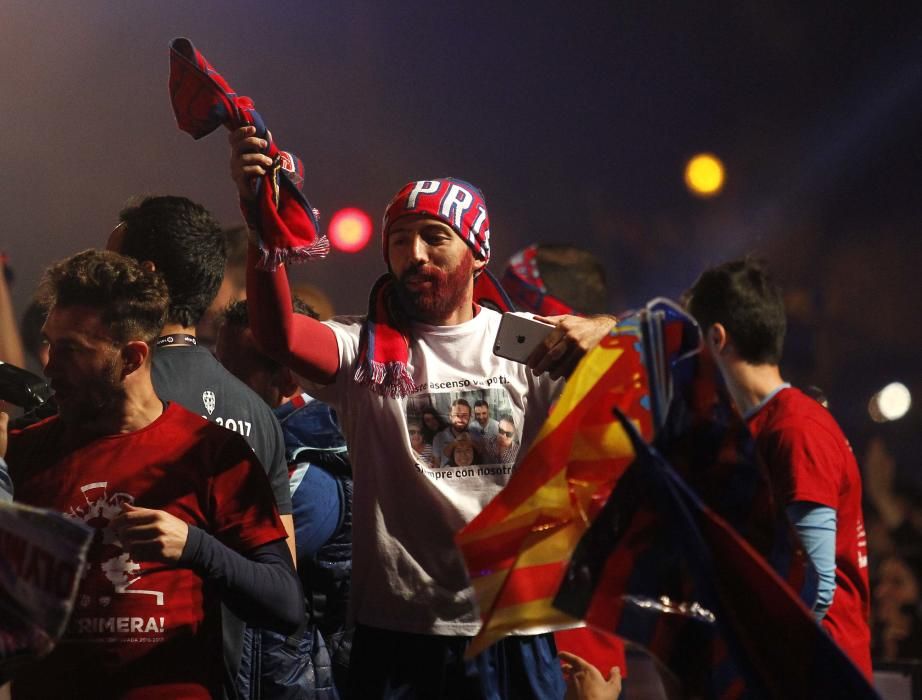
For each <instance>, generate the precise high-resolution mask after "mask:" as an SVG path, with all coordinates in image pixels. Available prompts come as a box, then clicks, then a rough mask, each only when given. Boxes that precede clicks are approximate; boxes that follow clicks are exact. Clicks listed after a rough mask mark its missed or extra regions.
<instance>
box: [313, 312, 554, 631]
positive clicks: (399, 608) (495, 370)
mask: <svg viewBox="0 0 922 700" xmlns="http://www.w3.org/2000/svg"><path fill="white" fill-rule="evenodd" d="M500 318H501V316H500V314H498V313H496V312H494V311H491V310H489V309H484V308H481V309H480V312H479V313H478V314H477V316H475V317H474V318H473V319H472V320H470V321H468V322H466V323H462V324H460V325H456V326H429V325H426V324H414V326H413V332H412V342H411V344H410V357H409V362H408V370H409V372H410V375H411V376H412V378H413V382H414V384H415V386H416V389H415V391H414V392H413V393H412V394H411V395H410V396H408V397H404V398H397V399H395V398H386V397H383V396H380V395H378V394H376V393H374V392H373V391H372V390H371V389H369V388H368V387H367V386H364V385H360V384H357V383H356V382H355V380H354V379H353V375H354V373H355V362H356V358H357V355H358V344H359V334H360V332H361V328H362V322H363V321H364V318H363V317H339V318H336V319H333V320H332V321H328V322H327V325H328V326H329V327H330V328H332V329H333V331H334V333H335V335H336V339H337V343H338V345H339V356H340V370H339V372H338V373H337V376H336V380H335V381H334V383H333V384H330V385H328V386H325V387H322V386H317V385H310V391H311V393H312V394H313V395H314V396H316V397H318V398H319V399H321V400H323V401H327V402H329V403H330V404H332V405H333V407H334V408H335V409H336V411H337V414H338V416H339V419H340V421H341V423H342V427H343V432H344V434H345V436H346V441H347V443H348V445H349V455H350V458H351V460H352V468H353V473H354V476H355V492H354V500H353V513H354V528H353V551H352V603H353V612H354V615H355V619H356V620H357V621H358V622H360V623H362V624H366V625H372V626H375V627H382V628H385V629H391V630H398V631H405V632H415V633H422V634H444V635H473V634H476V632H477V630H478V629H479V628H480V620H479V617H478V615H477V610H476V606H475V601H474V594H473V589H472V588H471V587H470V585H469V582H468V578H467V573H466V570H465V567H464V562H463V559H462V557H461V554H460V552H459V551H458V549H457V548H456V546H455V543H454V534H455V533H456V532H457V531H458V530H459V529H460V528H461V527H462V526H463V525H464V524H465V523H467V522H469V521H470V520H471V519H472V518H473V517H474V516H475V515H477V514H478V513H479V512H480V511H481V509H482V508H483V507H484V506H485V505H486V504H487V503H488V502H489V501H490V500H491V499H492V498H493V497H494V496H495V495H496V494H497V493H498V492H499V491H500V489H502V487H503V486H504V485H505V484H506V483H507V482H508V480H509V478H510V475H511V474H512V471H513V470H514V468H515V464H495V463H492V464H491V463H490V461H491V457H490V456H489V454H487V453H486V451H484V450H483V449H482V444H483V443H482V441H479V440H478V441H474V440H472V439H470V436H467V435H463V434H462V435H461V436H459V437H458V438H457V439H456V440H454V441H453V442H452V443H451V444H452V448H451V460H450V462H449V464H448V465H447V466H444V467H438V468H434V469H433V468H432V467H431V466H429V465H424V464H422V463H421V462H420V461H419V460H418V457H417V454H416V452H415V451H414V450H413V448H412V447H411V445H410V438H409V433H408V425H407V422H408V418H409V419H410V420H411V421H412V422H413V423H414V424H417V423H422V422H423V410H424V409H427V408H429V407H430V406H431V407H432V408H434V409H435V410H436V411H437V412H438V413H439V414H440V415H441V417H442V421H443V424H442V426H440V430H441V429H444V428H445V427H447V426H448V425H449V415H450V412H451V406H452V402H455V401H458V400H461V401H466V402H467V403H468V405H469V407H470V413H471V418H470V420H471V421H474V420H475V419H474V417H473V406H474V403H475V401H477V400H481V399H482V400H485V401H487V402H488V404H489V406H490V414H491V416H492V417H494V418H496V419H498V420H502V419H503V418H504V417H505V416H510V417H511V419H512V423H513V425H514V426H515V432H516V435H515V436H514V439H515V441H517V442H519V443H521V444H522V445H528V444H529V443H530V442H531V440H532V438H533V437H534V436H535V435H536V434H537V432H538V430H539V429H540V427H541V424H542V423H543V422H544V419H545V418H546V417H547V414H548V411H549V409H550V405H551V402H552V401H553V400H554V399H556V397H557V396H558V394H559V393H560V390H561V389H562V388H563V380H557V381H552V380H551V379H550V378H549V377H548V375H547V374H544V375H542V376H540V377H535V376H534V375H533V374H532V372H531V370H529V369H528V368H527V367H525V365H523V364H520V363H517V362H513V361H511V360H506V359H504V358H501V357H497V356H495V355H494V354H493V351H492V349H493V341H494V338H495V337H496V331H497V328H498V327H499V321H500ZM430 427H433V426H430ZM415 429H416V428H415V427H414V430H415ZM462 432H463V431H462ZM478 446H480V447H478ZM524 452H525V450H524V449H523V450H521V451H520V452H519V456H520V457H521V456H522V455H523V454H524ZM493 459H494V460H495V458H493ZM433 461H435V460H433Z"/></svg>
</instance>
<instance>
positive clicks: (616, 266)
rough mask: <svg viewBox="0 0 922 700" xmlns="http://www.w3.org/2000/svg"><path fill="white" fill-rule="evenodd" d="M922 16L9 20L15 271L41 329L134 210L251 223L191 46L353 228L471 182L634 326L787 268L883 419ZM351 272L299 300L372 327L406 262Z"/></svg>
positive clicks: (714, 11) (243, 10)
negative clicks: (656, 305) (368, 306)
mask: <svg viewBox="0 0 922 700" xmlns="http://www.w3.org/2000/svg"><path fill="white" fill-rule="evenodd" d="M920 13H922V10H920V6H918V4H916V3H873V4H872V3H870V2H850V3H834V2H813V3H802V2H779V3H765V2H759V1H757V0H743V1H741V2H703V3H675V2H665V1H664V0H646V1H644V2H633V3H629V2H591V1H590V2H582V3H572V2H571V3H563V2H543V3H505V2H494V3H470V2H468V3H451V2H442V3H431V2H428V3H424V2H419V1H418V0H411V1H406V2H400V1H398V2H390V3H384V2H373V1H372V0H358V1H352V2H350V1H345V2H326V3H320V2H309V1H305V0H299V1H290V2H265V3H252V2H246V3H245V2H239V1H236V0H234V1H226V0H225V1H221V2H217V1H215V0H205V1H200V2H196V3H194V5H193V4H191V3H180V2H161V3H153V2H138V1H135V0H125V1H123V2H111V1H110V2H103V1H101V0H84V1H82V2H80V3H63V2H33V3H25V2H15V1H14V2H5V3H2V4H0V36H2V38H3V41H2V44H0V95H2V97H0V119H2V124H3V126H4V131H5V133H4V136H3V138H2V139H0V163H2V167H3V170H4V178H3V185H2V186H0V205H2V208H3V213H4V221H3V226H4V228H3V234H2V237H0V248H2V249H5V250H6V251H7V252H8V253H9V255H10V260H11V265H12V267H13V268H14V269H15V271H16V274H17V281H16V284H15V289H14V295H15V300H16V302H17V304H18V305H19V307H20V308H22V307H23V306H24V305H25V303H26V300H27V299H28V296H29V294H30V293H31V290H32V286H33V285H34V283H35V282H36V281H37V278H38V275H39V274H40V271H41V269H42V268H43V267H44V266H45V265H47V264H48V263H49V262H50V261H51V260H53V259H56V258H59V257H62V256H64V255H67V254H70V253H73V252H75V251H77V250H80V249H83V248H86V247H90V246H94V245H101V244H102V243H103V242H104V240H105V237H106V235H107V233H108V231H109V230H110V229H111V227H112V225H113V224H114V222H115V220H116V215H117V212H118V210H119V209H120V208H121V206H122V204H123V203H124V202H125V201H126V200H127V199H128V198H129V197H131V196H133V195H137V194H143V193H157V194H162V193H174V194H183V195H186V196H188V197H191V198H192V199H195V200H198V201H201V202H202V203H204V204H205V205H206V206H208V207H209V208H211V209H212V210H213V211H214V212H215V213H216V214H218V216H219V217H220V218H221V219H222V221H224V222H225V223H228V224H231V223H236V222H237V221H238V220H239V215H238V214H237V211H236V203H235V200H234V196H233V189H232V185H231V183H230V181H229V179H228V176H227V165H226V162H227V149H226V141H225V138H224V134H223V133H220V134H214V135H212V136H210V137H208V138H207V139H205V140H203V141H201V142H194V141H192V139H191V138H190V137H188V136H187V135H186V134H183V133H181V132H179V131H178V130H177V129H176V127H175V123H174V120H173V116H172V113H171V110H170V105H169V101H168V96H167V90H166V82H167V75H168V53H167V45H168V43H169V41H170V39H172V38H173V37H176V36H186V37H189V38H190V39H191V40H192V41H193V43H195V45H196V46H197V47H198V48H199V49H200V50H201V51H202V52H203V53H204V54H205V56H206V57H207V58H208V59H209V60H210V61H211V62H212V63H213V64H214V65H215V66H216V68H217V69H218V70H219V71H221V72H222V73H223V74H224V75H225V77H226V78H228V80H229V82H230V83H231V84H232V85H233V86H234V87H235V88H236V89H237V90H238V92H240V93H242V94H247V95H249V96H251V97H252V98H253V99H254V101H255V102H256V105H257V108H258V109H259V110H260V112H261V113H262V114H263V116H264V117H265V118H266V120H267V122H268V123H269V125H270V127H271V128H272V131H273V134H274V135H275V137H276V138H277V140H278V141H279V143H280V144H281V145H282V146H283V147H284V148H287V149H289V150H292V151H294V152H296V153H298V154H299V155H301V156H302V158H303V159H304V161H305V163H306V166H307V168H308V180H307V183H306V192H307V194H308V196H309V198H310V199H311V201H312V203H313V204H314V205H315V206H317V207H319V208H320V209H321V210H322V211H323V212H325V213H326V214H331V213H332V212H333V211H335V210H336V209H338V208H340V207H342V206H346V205H357V206H360V207H362V208H364V209H366V210H367V211H369V212H370V213H371V214H372V217H373V219H375V220H377V219H378V217H379V216H380V214H381V212H382V210H383V206H384V204H385V203H386V201H387V200H388V199H389V197H390V196H391V195H392V194H393V193H394V192H395V191H396V190H397V188H398V187H399V186H400V185H402V184H403V183H404V182H406V181H408V180H411V179H418V178H424V177H431V176H438V175H444V174H451V175H455V176H458V177H462V178H464V179H467V180H470V181H471V182H474V183H475V184H477V185H479V186H480V187H481V188H482V189H483V190H484V192H485V194H486V197H487V202H488V204H489V205H490V214H491V220H492V232H493V236H494V248H493V249H494V256H495V260H496V262H497V265H496V269H500V268H501V265H502V264H503V263H504V261H505V259H506V258H507V257H508V256H509V255H510V254H511V253H512V252H514V251H515V250H517V249H518V248H520V247H522V246H524V245H526V244H528V243H530V242H532V241H535V240H547V241H571V242H574V243H577V244H580V245H583V246H585V247H588V248H590V249H591V250H593V251H595V252H597V253H599V254H600V255H602V256H603V258H604V260H605V262H606V265H607V268H608V272H609V275H610V277H611V279H612V282H613V285H612V286H613V291H612V306H613V307H616V306H617V307H619V308H623V307H625V306H628V305H636V304H639V303H641V302H643V301H644V300H645V299H646V298H648V297H650V296H653V295H656V294H667V295H676V294H678V293H679V292H681V290H682V289H683V288H684V287H685V286H687V285H688V284H689V283H690V282H691V281H692V280H693V279H694V277H695V276H696V274H697V272H699V271H700V269H701V268H702V266H704V265H706V264H709V263H713V262H718V261H720V260H723V259H725V258H727V257H730V256H735V255H738V254H741V253H744V252H748V251H758V252H761V253H762V254H765V255H767V256H768V258H769V259H770V260H771V262H772V263H773V264H774V266H775V267H776V269H777V270H778V271H779V276H780V277H781V278H782V280H783V282H784V283H785V285H786V287H788V288H790V289H793V290H801V291H803V292H804V293H805V294H806V296H807V298H809V300H810V302H811V304H812V306H811V309H812V311H809V313H807V316H806V321H805V323H806V326H807V327H808V329H809V330H810V333H812V334H813V335H811V338H813V341H811V342H814V345H816V346H818V347H819V348H820V353H819V360H818V362H817V364H816V365H815V366H814V367H812V368H808V370H807V371H806V373H805V374H804V376H805V377H806V378H810V379H813V378H814V377H815V378H817V380H818V381H821V382H824V383H825V384H826V385H827V386H829V387H830V389H831V392H832V393H833V394H835V393H836V392H837V391H838V392H840V393H841V395H842V396H843V397H846V400H847V401H850V402H852V403H850V404H849V405H847V406H844V407H843V408H844V409H845V410H846V412H848V411H853V412H855V411H857V409H855V406H858V404H857V403H854V402H855V401H857V399H854V400H853V398H852V396H851V395H850V394H848V392H846V391H845V390H844V389H839V388H838V387H842V386H845V385H846V384H847V382H846V380H845V378H847V377H849V376H852V375H853V365H854V364H856V363H857V364H858V365H859V366H862V367H863V371H864V372H865V373H866V374H868V375H869V379H868V383H873V382H877V381H878V375H880V377H883V376H884V374H886V372H884V368H886V369H887V370H888V371H894V367H896V368H897V370H900V371H902V370H903V369H904V368H905V370H906V371H907V372H909V371H910V370H911V371H915V370H914V364H915V363H914V362H912V359H913V357H914V354H917V348H918V347H920V345H922V330H920V329H919V328H912V326H913V325H914V324H911V323H907V322H906V321H907V320H916V321H917V320H918V318H919V312H920V308H919V307H920V303H922V302H920V300H919V299H920V295H919V293H918V289H917V287H918V283H917V280H916V276H917V273H916V270H918V269H920V263H922V249H920V244H919V240H918V239H919V236H918V231H919V226H920V223H922V211H920V206H919V204H918V200H919V197H918V195H917V190H918V189H919V173H920V169H919V164H920V145H919V144H920V138H919V137H920V135H922V134H920V124H922V31H920V29H922V22H920ZM699 151H713V152H715V153H717V154H718V155H719V156H721V157H722V158H723V159H724V161H725V163H726V165H727V168H728V182H727V188H726V190H725V192H724V193H723V194H722V195H721V196H720V197H718V198H716V199H713V200H708V201H701V200H696V199H693V198H692V197H690V196H689V195H688V194H687V192H686V191H685V189H684V185H683V183H682V176H681V174H682V167H683V164H684V162H685V160H686V159H687V158H688V157H689V156H690V155H692V154H694V153H696V152H699ZM345 257H346V256H345V254H339V255H338V256H336V257H335V258H331V259H329V260H328V261H326V262H323V263H317V264H314V265H308V266H302V268H300V269H298V270H297V271H296V273H295V277H296V278H298V279H305V280H307V279H309V280H311V281H313V282H315V283H317V284H319V285H320V286H321V287H323V288H324V289H325V290H326V291H327V292H328V293H329V294H330V296H331V297H332V298H333V300H334V302H335V304H336V306H337V308H338V310H340V311H344V312H354V311H360V310H361V309H362V308H364V305H365V294H366V293H367V290H368V288H369V287H370V285H371V283H372V281H373V279H374V278H375V276H376V275H377V274H378V273H379V272H380V271H381V269H382V263H381V260H380V255H379V249H378V246H377V245H376V244H373V245H370V246H369V247H368V248H367V249H366V250H365V251H363V252H362V253H359V254H357V255H353V256H349V258H350V259H349V260H345V259H344V258H345ZM344 268H345V269H347V270H348V277H347V278H346V279H347V282H346V283H345V284H344V283H343V280H344V275H343V270H344ZM808 306H810V305H808ZM859 319H860V322H857V321H856V320H859ZM915 325H920V327H922V324H915ZM894 328H898V329H899V332H897V331H895V330H894ZM894 362H898V363H899V362H902V363H905V364H904V365H903V364H894ZM862 363H863V364H862ZM910 363H912V364H910ZM878 365H879V367H878ZM869 367H870V369H869ZM877 369H879V370H880V371H877ZM919 389H920V390H922V386H919ZM863 390H864V388H863V386H862V387H861V391H863ZM856 391H858V390H857V389H856ZM864 400H865V401H866V398H865V399H864ZM859 403H860V402H859ZM858 407H859V408H860V406H858ZM917 413H918V411H917Z"/></svg>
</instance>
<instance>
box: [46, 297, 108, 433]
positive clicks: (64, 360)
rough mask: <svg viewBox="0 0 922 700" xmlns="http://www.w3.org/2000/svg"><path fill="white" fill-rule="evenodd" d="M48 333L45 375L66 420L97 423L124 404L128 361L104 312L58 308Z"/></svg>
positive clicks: (79, 308) (49, 318)
mask: <svg viewBox="0 0 922 700" xmlns="http://www.w3.org/2000/svg"><path fill="white" fill-rule="evenodd" d="M43 333H44V335H45V337H46V338H47V339H48V343H49V359H48V364H47V365H46V366H45V376H47V377H48V379H49V380H50V381H51V388H52V389H53V390H54V392H55V401H56V402H57V405H58V413H59V414H60V416H61V420H62V421H64V422H66V423H67V424H68V425H71V426H81V425H86V424H90V423H93V422H95V421H97V420H98V419H99V418H103V417H105V415H106V413H107V412H111V411H114V410H116V408H117V407H118V406H119V405H121V404H123V402H124V399H125V390H124V387H123V386H122V381H121V380H122V374H123V369H124V364H123V360H122V357H121V353H120V351H119V348H118V347H117V346H116V345H115V344H114V343H113V341H112V339H111V336H109V334H108V329H106V328H105V326H104V325H103V324H102V322H101V320H100V318H99V313H98V312H96V311H95V310H93V309H88V308H86V307H79V306H77V307H65V308H60V307H55V308H53V309H52V310H51V313H49V315H48V320H47V321H46V322H45V326H44V328H43Z"/></svg>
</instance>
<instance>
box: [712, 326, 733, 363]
mask: <svg viewBox="0 0 922 700" xmlns="http://www.w3.org/2000/svg"><path fill="white" fill-rule="evenodd" d="M729 342H730V338H729V336H728V335H727V329H726V328H725V327H724V325H723V324H722V323H715V324H714V325H712V326H711V327H710V328H708V330H707V344H708V348H709V349H710V350H711V352H713V353H714V354H715V355H719V354H720V353H722V352H723V351H724V349H725V348H726V347H727V345H728V344H729Z"/></svg>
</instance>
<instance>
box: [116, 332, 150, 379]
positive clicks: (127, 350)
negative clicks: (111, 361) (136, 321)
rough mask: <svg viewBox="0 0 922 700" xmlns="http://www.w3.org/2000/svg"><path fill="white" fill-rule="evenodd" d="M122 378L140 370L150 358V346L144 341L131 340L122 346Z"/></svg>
mask: <svg viewBox="0 0 922 700" xmlns="http://www.w3.org/2000/svg"><path fill="white" fill-rule="evenodd" d="M121 354H122V378H123V379H124V378H125V377H127V376H128V375H129V374H131V373H133V372H135V371H136V370H138V369H140V368H141V367H142V366H143V365H144V363H145V362H146V361H147V358H148V357H149V356H150V346H149V345H148V344H147V343H145V342H144V341H143V340H129V341H128V342H127V343H125V345H124V346H122V353H121Z"/></svg>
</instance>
